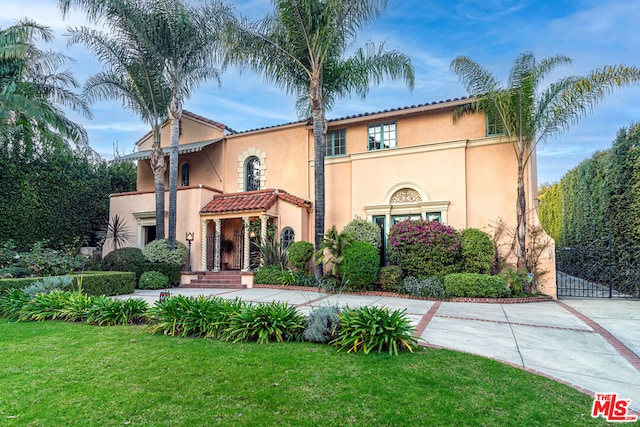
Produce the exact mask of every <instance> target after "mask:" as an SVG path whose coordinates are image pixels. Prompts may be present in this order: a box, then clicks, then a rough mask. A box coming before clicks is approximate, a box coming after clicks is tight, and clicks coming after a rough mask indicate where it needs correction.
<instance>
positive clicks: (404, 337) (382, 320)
mask: <svg viewBox="0 0 640 427" xmlns="http://www.w3.org/2000/svg"><path fill="white" fill-rule="evenodd" d="M405 314H406V309H402V310H395V311H393V312H390V311H389V309H388V308H386V307H382V308H380V307H375V306H374V307H368V306H364V307H360V308H357V309H350V308H347V309H345V310H343V311H342V312H341V313H340V332H339V333H338V337H337V338H336V339H334V340H333V341H331V344H332V345H335V346H337V347H339V350H344V349H347V353H351V352H354V353H357V352H358V351H360V350H362V351H363V352H364V353H365V354H368V353H369V352H370V351H372V350H376V349H377V351H378V352H381V351H388V352H389V354H393V355H397V354H398V351H400V350H404V349H407V350H409V351H411V352H413V348H412V347H413V346H415V345H416V344H417V338H416V337H415V336H414V335H413V326H412V325H411V322H410V321H409V319H408V318H407V316H406V315H405Z"/></svg>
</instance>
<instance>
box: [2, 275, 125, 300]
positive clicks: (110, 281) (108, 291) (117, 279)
mask: <svg viewBox="0 0 640 427" xmlns="http://www.w3.org/2000/svg"><path fill="white" fill-rule="evenodd" d="M68 276H72V277H73V278H74V282H73V286H74V287H75V288H77V286H78V278H79V277H82V291H83V292H84V293H85V294H87V295H108V296H112V295H124V294H132V293H133V292H134V291H135V290H136V275H135V273H132V272H120V271H85V272H84V273H82V274H81V275H78V274H69V275H68ZM42 279H43V278H42V277H26V278H24V279H0V292H2V293H4V292H5V291H6V290H9V289H24V288H26V287H27V286H31V285H33V284H34V283H36V282H39V281H41V280H42Z"/></svg>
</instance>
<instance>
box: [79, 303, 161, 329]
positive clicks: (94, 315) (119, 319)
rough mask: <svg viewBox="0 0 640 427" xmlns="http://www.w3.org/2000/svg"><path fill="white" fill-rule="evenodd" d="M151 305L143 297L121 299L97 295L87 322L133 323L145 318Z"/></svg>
mask: <svg viewBox="0 0 640 427" xmlns="http://www.w3.org/2000/svg"><path fill="white" fill-rule="evenodd" d="M148 308H149V306H148V305H147V303H146V302H145V301H144V300H143V299H141V298H132V299H127V300H119V299H116V298H108V297H105V296H100V297H96V298H95V300H94V302H93V304H92V306H91V308H90V309H89V313H88V315H87V323H94V324H96V325H98V326H114V325H131V324H133V323H140V322H142V321H143V320H144V319H145V316H146V313H147V310H148Z"/></svg>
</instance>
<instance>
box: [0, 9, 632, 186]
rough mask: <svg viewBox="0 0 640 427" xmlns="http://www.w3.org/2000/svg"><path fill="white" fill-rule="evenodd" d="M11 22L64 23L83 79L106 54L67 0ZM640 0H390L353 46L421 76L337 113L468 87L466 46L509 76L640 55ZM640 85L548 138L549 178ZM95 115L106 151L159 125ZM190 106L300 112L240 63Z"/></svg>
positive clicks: (118, 108) (621, 119) (220, 112)
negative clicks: (526, 60)
mask: <svg viewBox="0 0 640 427" xmlns="http://www.w3.org/2000/svg"><path fill="white" fill-rule="evenodd" d="M228 3H230V4H233V5H234V9H235V11H236V13H237V14H239V15H243V16H245V17H247V18H249V19H251V20H256V19H260V18H262V17H264V16H265V15H267V14H268V13H269V12H270V11H271V10H272V6H271V0H236V1H228ZM0 10H2V14H1V16H0V28H6V27H7V26H9V25H12V24H14V23H15V22H16V21H17V20H19V19H22V18H25V17H28V18H30V19H33V20H35V21H36V22H38V23H39V24H42V25H47V26H49V27H51V28H52V29H53V30H54V31H55V34H56V38H55V40H54V42H53V43H50V44H48V46H47V47H48V48H50V49H53V50H56V51H61V52H64V53H66V54H67V55H68V56H70V57H72V58H73V59H74V62H73V63H72V64H70V65H68V66H67V68H69V69H70V70H71V71H72V72H73V73H74V75H75V77H76V78H77V79H78V80H79V81H80V82H81V83H84V81H85V80H86V79H87V78H88V77H89V76H90V75H92V74H94V73H96V72H98V71H100V69H101V65H100V64H99V62H98V61H97V60H96V59H94V58H93V57H92V56H91V54H90V53H89V52H88V51H87V50H86V49H85V48H84V47H82V46H67V41H66V39H65V36H64V34H65V32H66V31H67V27H68V26H79V25H86V21H85V20H84V16H83V15H82V13H80V11H78V10H72V12H71V13H70V14H69V15H68V16H67V17H66V18H64V19H63V18H62V15H61V13H60V12H59V10H58V8H57V1H56V0H28V1H17V0H0ZM639 22H640V2H639V1H638V0H537V1H536V0H462V1H451V0H388V6H387V9H386V10H385V11H384V13H383V15H382V16H381V17H380V18H378V19H377V20H376V21H375V22H374V23H372V24H371V25H369V26H368V27H366V28H364V29H363V30H362V31H361V32H360V33H359V36H358V38H357V39H356V41H355V42H354V44H353V47H354V48H357V47H360V46H363V45H364V44H365V43H366V42H368V41H373V42H375V43H376V44H378V43H380V42H384V43H385V46H386V47H387V48H388V49H397V50H399V51H401V52H403V53H405V54H407V55H408V56H409V57H410V58H411V59H412V62H413V65H414V68H415V75H416V84H415V88H414V90H413V91H409V90H408V89H407V88H406V86H404V85H403V84H402V83H400V82H394V81H390V80H387V81H385V82H383V83H382V84H380V85H379V86H372V87H371V89H370V91H369V93H368V95H367V97H366V99H364V100H362V99H361V98H360V97H359V96H357V95H355V94H354V96H353V97H352V98H345V99H341V100H338V101H337V102H336V103H335V106H334V107H333V109H332V110H331V111H329V112H328V113H327V118H329V119H331V118H338V117H343V116H347V115H353V114H358V113H364V112H374V111H380V110H385V109H390V108H398V107H404V106H410V105H416V104H423V103H427V102H434V101H441V100H447V99H453V98H460V97H462V96H466V95H467V93H466V91H465V89H464V87H463V85H462V84H461V83H460V82H459V81H458V78H457V77H456V76H455V74H454V73H453V72H452V71H451V70H450V63H451V61H452V60H453V59H454V58H456V57H457V56H459V55H465V56H468V57H470V58H471V59H473V60H474V61H476V62H478V63H479V64H481V65H482V66H484V67H486V68H488V69H489V70H491V71H492V72H493V74H494V75H495V76H496V77H497V78H498V79H499V80H500V81H503V82H504V81H506V79H507V76H508V72H509V69H510V68H511V65H512V63H513V60H514V59H515V58H516V57H517V56H518V54H520V53H522V52H525V51H530V52H532V53H533V54H534V55H535V57H536V58H537V59H538V60H540V59H543V58H546V57H549V56H552V55H557V54H562V55H565V56H568V57H570V58H571V59H572V60H573V62H572V64H570V65H566V66H562V67H558V68H557V69H556V70H555V71H554V73H553V74H552V75H550V76H549V79H548V81H549V82H551V81H554V80H557V79H558V78H561V77H565V76H569V75H584V74H587V73H588V72H589V71H591V70H594V69H598V68H601V67H603V66H605V65H613V64H625V65H634V66H640V31H638V28H637V26H638V23H639ZM639 99H640V85H636V86H631V87H627V88H623V89H616V90H614V91H613V92H612V93H611V94H610V95H608V96H607V97H606V98H605V99H604V100H603V101H602V102H601V103H599V104H598V106H596V108H595V109H594V110H593V112H592V113H590V114H588V115H587V116H586V117H584V118H583V119H581V121H580V122H579V123H578V124H577V125H574V126H572V127H571V128H570V130H569V131H567V132H563V133H561V134H560V135H559V136H557V137H554V138H551V139H549V140H547V141H545V142H543V143H542V144H541V145H540V146H539V148H538V153H537V154H538V181H539V183H552V182H557V181H558V180H560V178H561V177H562V176H563V175H564V174H565V173H566V172H568V171H569V170H570V169H572V168H574V167H575V166H577V165H578V164H579V163H580V162H581V161H583V160H585V159H587V158H589V157H590V156H591V155H592V154H593V153H594V152H596V151H599V150H605V149H607V148H610V147H611V144H612V142H613V141H614V139H615V137H616V134H617V132H618V131H619V129H621V128H622V127H628V126H630V125H631V124H633V123H635V122H636V121H640V102H638V100H639ZM91 108H92V112H93V115H94V118H93V119H92V120H89V119H86V118H84V117H81V116H77V115H76V114H74V113H72V112H70V113H69V117H70V118H71V119H73V120H75V121H77V122H78V123H80V124H82V125H83V126H84V127H85V129H86V130H87V132H88V134H89V139H90V145H91V147H92V148H93V149H94V150H96V151H97V152H98V153H99V154H100V155H102V156H103V157H104V158H106V159H111V158H113V157H114V153H116V152H117V153H119V154H128V153H130V152H132V151H134V149H135V142H136V141H137V140H138V139H139V138H140V137H141V136H142V135H144V134H145V133H146V132H147V131H148V130H149V127H148V125H146V124H145V123H143V122H142V121H141V120H139V119H138V118H137V117H136V116H135V115H134V114H132V113H131V112H129V111H127V110H124V109H123V107H122V105H121V103H120V102H118V101H104V102H98V103H95V104H93V105H92V107H91ZM184 109H186V110H189V111H192V112H193V113H196V114H199V115H201V116H205V117H207V118H209V119H212V120H215V121H218V122H221V123H224V124H225V125H227V126H228V127H230V128H232V129H235V130H238V131H243V130H249V129H255V128H260V127H265V126H273V125H278V124H282V123H288V122H291V121H295V120H297V119H299V117H298V116H297V113H296V109H295V99H294V98H293V96H291V95H288V94H286V93H284V92H282V91H281V90H280V89H278V88H277V87H275V86H273V85H271V84H270V83H266V82H264V80H263V79H262V78H261V77H259V76H255V75H253V74H252V73H251V72H246V71H245V72H239V71H238V70H237V69H235V68H229V69H227V70H226V71H225V73H224V74H223V75H222V81H221V85H218V84H217V83H213V82H211V83H205V84H203V85H202V86H201V87H200V89H198V90H197V91H196V92H195V93H194V95H193V96H192V97H191V99H189V100H187V101H186V102H185V104H184Z"/></svg>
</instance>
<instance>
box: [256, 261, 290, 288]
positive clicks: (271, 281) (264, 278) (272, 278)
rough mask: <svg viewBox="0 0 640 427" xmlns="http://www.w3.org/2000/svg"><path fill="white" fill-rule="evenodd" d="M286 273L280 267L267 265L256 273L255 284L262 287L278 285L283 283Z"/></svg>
mask: <svg viewBox="0 0 640 427" xmlns="http://www.w3.org/2000/svg"><path fill="white" fill-rule="evenodd" d="M284 275H285V271H284V270H283V269H282V268H281V267H280V266H278V265H265V266H263V267H260V268H259V269H258V271H256V275H255V277H254V278H253V283H257V284H262V285H278V284H280V283H281V282H282V278H283V277H284Z"/></svg>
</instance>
